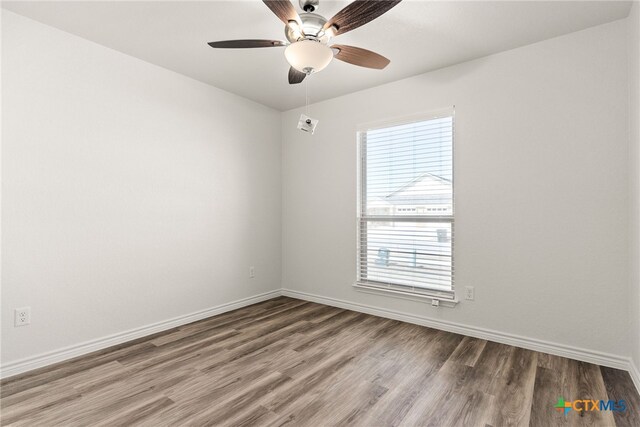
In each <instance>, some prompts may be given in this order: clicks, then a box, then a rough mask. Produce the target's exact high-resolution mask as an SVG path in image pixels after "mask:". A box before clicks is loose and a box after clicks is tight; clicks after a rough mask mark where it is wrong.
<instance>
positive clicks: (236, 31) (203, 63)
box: [2, 0, 631, 110]
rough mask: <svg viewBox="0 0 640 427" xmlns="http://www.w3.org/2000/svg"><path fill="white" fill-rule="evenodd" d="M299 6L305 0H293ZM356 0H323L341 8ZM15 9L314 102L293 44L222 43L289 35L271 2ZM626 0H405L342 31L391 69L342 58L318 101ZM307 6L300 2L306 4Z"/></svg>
mask: <svg viewBox="0 0 640 427" xmlns="http://www.w3.org/2000/svg"><path fill="white" fill-rule="evenodd" d="M293 1H294V3H295V4H296V6H297V0H293ZM348 3H349V2H348V1H339V2H336V1H322V0H321V3H320V9H319V10H318V11H317V12H318V13H320V14H322V15H324V16H325V17H326V18H329V17H330V16H333V14H335V13H336V12H337V11H338V10H340V9H341V8H342V7H344V6H345V5H347V4H348ZM2 5H3V7H4V8H5V9H8V10H11V11H13V12H16V13H18V14H21V15H24V16H27V17H30V18H32V19H35V20H37V21H40V22H43V23H45V24H48V25H51V26H54V27H57V28H60V29H62V30H64V31H67V32H69V33H72V34H76V35H78V36H80V37H83V38H86V39H89V40H92V41H94V42H96V43H99V44H102V45H104V46H107V47H110V48H113V49H115V50H118V51H121V52H124V53H126V54H129V55H132V56H135V57H138V58H140V59H143V60H145V61H148V62H151V63H153V64H157V65H159V66H161V67H165V68H168V69H170V70H173V71H176V72H178V73H181V74H184V75H187V76H190V77H193V78H194V79H197V80H200V81H202V82H205V83H209V84H211V85H214V86H216V87H218V88H221V89H225V90H227V91H229V92H233V93H236V94H238V95H241V96H244V97H246V98H249V99H253V100H255V101H257V102H260V103H262V104H265V105H268V106H271V107H273V108H276V109H278V110H287V109H291V108H294V107H297V106H300V105H303V104H304V97H305V95H304V90H305V89H304V85H297V86H290V85H289V84H288V83H287V71H288V68H289V66H288V64H287V62H286V60H285V58H284V49H283V48H266V49H237V50H222V49H212V48H210V47H209V46H208V45H207V42H209V41H214V40H228V39H243V38H265V39H278V40H284V25H283V24H282V23H281V21H280V20H279V19H278V18H276V17H275V15H273V14H272V13H271V12H270V11H269V9H267V7H266V6H264V5H263V4H262V2H261V1H258V0H255V1H238V0H235V1H194V2H189V1H169V2H151V1H140V2H138V1H134V2H132V1H106V2H105V1H70V2H59V1H44V2H24V1H23V2H12V1H10V2H6V1H5V2H3V3H2ZM630 6H631V2H628V1H625V2H620V1H566V2H561V1H471V2H463V1H417V0H413V1H411V0H405V1H403V2H402V3H400V4H399V5H397V6H396V7H395V8H393V9H392V10H391V11H389V12H388V13H386V14H385V15H383V16H382V17H380V18H378V19H377V20H375V21H372V22H371V23H369V24H367V25H365V26H363V27H360V28H358V29H356V30H354V31H352V32H349V33H347V34H344V35H341V36H339V37H337V38H336V39H334V40H335V41H336V42H339V43H341V44H350V45H354V46H359V47H363V48H366V49H370V50H374V51H376V52H378V53H380V54H382V55H384V56H386V57H388V58H389V59H391V64H390V65H389V66H388V67H387V68H386V69H384V70H382V71H379V70H369V69H366V68H361V67H356V66H353V65H349V64H346V63H343V62H341V61H337V60H334V61H333V62H332V63H331V64H330V65H329V67H327V69H325V70H323V71H322V72H320V73H318V74H316V75H314V76H312V77H311V79H310V85H309V87H310V89H309V90H310V94H311V100H312V102H316V101H320V100H323V99H329V98H333V97H336V96H340V95H344V94H347V93H351V92H355V91H358V90H362V89H366V88H369V87H373V86H377V85H380V84H383V83H387V82H390V81H394V80H398V79H402V78H405V77H409V76H413V75H416V74H421V73H424V72H427V71H430V70H434V69H437V68H441V67H445V66H448V65H452V64H456V63H460V62H463V61H468V60H471V59H475V58H480V57H482V56H486V55H490V54H492V53H496V52H500V51H504V50H508V49H512V48H515V47H518V46H523V45H527V44H530V43H534V42H537V41H540V40H545V39H548V38H551V37H556V36H559V35H562V34H566V33H570V32H573V31H578V30H581V29H584V28H587V27H591V26H594V25H598V24H602V23H606V22H610V21H613V20H616V19H621V18H624V17H626V16H627V15H628V13H629V10H630ZM298 10H299V8H298Z"/></svg>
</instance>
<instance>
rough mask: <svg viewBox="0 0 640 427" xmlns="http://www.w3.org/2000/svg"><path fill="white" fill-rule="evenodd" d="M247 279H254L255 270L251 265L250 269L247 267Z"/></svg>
mask: <svg viewBox="0 0 640 427" xmlns="http://www.w3.org/2000/svg"><path fill="white" fill-rule="evenodd" d="M249 277H250V278H251V279H253V278H254V277H256V268H255V267H254V266H253V265H252V266H251V267H249Z"/></svg>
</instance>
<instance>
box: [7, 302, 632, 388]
mask: <svg viewBox="0 0 640 427" xmlns="http://www.w3.org/2000/svg"><path fill="white" fill-rule="evenodd" d="M281 295H283V296H288V297H291V298H297V299H301V300H305V301H311V302H316V303H319V304H325V305H330V306H333V307H339V308H344V309H346V310H352V311H357V312H360V313H367V314H371V315H374V316H379V317H384V318H388V319H394V320H399V321H402V322H407V323H413V324H416V325H421V326H427V327H430V328H434V329H440V330H443V331H448V332H453V333H456V334H461V335H467V336H471V337H474V338H479V339H484V340H488V341H495V342H499V343H502V344H507V345H512V346H515V347H522V348H526V349H528V350H534V351H540V352H542V353H549V354H554V355H556V356H562V357H567V358H569V359H575V360H580V361H583V362H588V363H594V364H596V365H601V366H608V367H611V368H616V369H623V370H625V371H628V372H629V375H631V379H632V380H633V383H634V384H635V386H636V388H637V389H638V393H640V370H639V369H638V366H636V365H635V364H634V363H633V361H632V360H631V359H630V358H626V357H621V356H617V355H613V354H608V353H602V352H597V351H592V350H587V349H582V348H578V347H572V346H567V345H563V344H558V343H552V342H548V341H543V340H538V339H534V338H527V337H523V336H518V335H513V334H509V333H505V332H499V331H494V330H490V329H485V328H478V327H475V326H468V325H463V324H459V323H455V322H449V321H443V320H436V319H432V318H428V317H425V316H417V315H413V314H406V313H401V312H399V311H394V310H388V309H385V308H380V307H374V306H370V305H365V304H358V303H353V302H350V301H345V300H340V299H336V298H329V297H323V296H320V295H315V294H310V293H306V292H300V291H294V290H291V289H279V290H275V291H270V292H266V293H263V294H260V295H256V296H252V297H248V298H243V299H240V300H237V301H233V302H230V303H226V304H221V305H218V306H216V307H212V308H209V309H206V310H202V311H198V312H196V313H191V314H187V315H184V316H179V317H175V318H173V319H169V320H165V321H162V322H158V323H154V324H152V325H147V326H143V327H140V328H136V329H131V330H129V331H125V332H121V333H118V334H114V335H110V336H107V337H103V338H98V339H95V340H91V341H86V342H84V343H81V344H77V345H73V346H69V347H65V348H62V349H59V350H55V351H52V352H48V353H44V354H40V355H37V356H33V357H29V358H25V359H21V360H17V361H15V362H11V363H8V364H5V365H3V366H1V367H0V378H9V377H12V376H14V375H18V374H22V373H25V372H28V371H31V370H34V369H37V368H42V367H44V366H48V365H52V364H54V363H58V362H62V361H65V360H68V359H73V358H74V357H78V356H82V355H85V354H88V353H91V352H94V351H97V350H102V349H104V348H107V347H111V346H114V345H118V344H122V343H125V342H127V341H131V340H134V339H137V338H142V337H145V336H148V335H152V334H155V333H158V332H162V331H166V330H168V329H171V328H175V327H177V326H182V325H185V324H187V323H191V322H195V321H198V320H202V319H206V318H207V317H211V316H215V315H218V314H222V313H225V312H227V311H231V310H236V309H238V308H242V307H246V306H248V305H251V304H255V303H258V302H262V301H266V300H268V299H271V298H276V297H278V296H281Z"/></svg>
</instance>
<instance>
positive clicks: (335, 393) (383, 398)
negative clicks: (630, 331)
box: [0, 297, 640, 427]
mask: <svg viewBox="0 0 640 427" xmlns="http://www.w3.org/2000/svg"><path fill="white" fill-rule="evenodd" d="M1 387H2V390H1V401H0V403H1V410H2V414H1V418H0V419H1V421H2V425H16V426H99V425H104V426H120V425H122V426H131V425H148V426H177V425H192V426H200V425H222V426H227V425H228V426H232V425H233V426H241V425H255V426H281V425H287V426H323V425H327V426H328V425H340V426H343V425H344V426H346V425H358V426H398V425H402V426H404V425H406V426H423V425H424V426H494V427H498V426H511V425H513V426H527V425H532V426H545V427H546V426H556V425H559V426H560V425H562V426H564V425H585V426H586V425H589V426H591V425H593V426H614V425H618V426H640V413H639V411H640V397H639V396H638V394H637V392H636V391H635V389H634V386H633V384H632V382H631V379H630V377H629V375H628V373H626V372H624V371H619V370H616V369H610V368H603V367H599V366H596V365H592V364H589V363H583V362H577V361H574V360H569V359H565V358H561V357H556V356H550V355H547V354H542V353H537V352H535V351H529V350H524V349H521V348H516V347H511V346H508V345H502V344H497V343H493V342H487V341H483V340H479V339H474V338H469V337H465V336H462V335H456V334H452V333H448V332H443V331H438V330H435V329H429V328H425V327H421V326H416V325H412V324H407V323H402V322H398V321H394V320H388V319H383V318H380V317H375V316H370V315H366V314H361V313H356V312H352V311H347V310H342V309H338V308H334V307H328V306H324V305H320V304H314V303H309V302H304V301H300V300H295V299H291V298H285V297H281V298H276V299H273V300H269V301H266V302H263V303H259V304H255V305H252V306H250V307H246V308H242V309H239V310H236V311H233V312H229V313H225V314H222V315H219V316H215V317H211V318H208V319H205V320H202V321H199V322H196V323H191V324H189V325H186V326H182V327H179V328H175V329H172V330H169V331H166V332H163V333H160V334H156V335H153V336H149V337H145V338H143V339H139V340H136V341H133V342H129V343H126V344H123V345H120V346H117V347H112V348H109V349H106V350H103V351H99V352H96V353H93V354H90V355H87V356H83V357H80V358H77V359H75V360H72V361H68V362H63V363H60V364H58V365H54V366H50V367H47V368H43V369H40V370H38V371H34V372H32V373H29V374H26V375H22V376H18V377H13V378H9V379H7V380H5V381H3V382H2V384H1ZM560 396H562V397H564V398H565V399H567V400H572V399H594V400H599V399H604V400H609V399H612V400H619V399H624V400H625V401H626V402H627V405H628V409H627V411H625V412H620V413H613V412H609V411H594V412H582V413H578V412H575V411H574V412H570V413H569V414H567V416H566V417H565V416H564V415H562V414H560V413H558V412H557V411H555V410H554V409H553V405H554V404H555V403H556V401H557V400H558V397H560Z"/></svg>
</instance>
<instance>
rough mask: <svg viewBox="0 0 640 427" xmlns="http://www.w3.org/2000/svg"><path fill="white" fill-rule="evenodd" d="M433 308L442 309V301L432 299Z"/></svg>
mask: <svg viewBox="0 0 640 427" xmlns="http://www.w3.org/2000/svg"><path fill="white" fill-rule="evenodd" d="M431 307H440V300H437V299H432V300H431Z"/></svg>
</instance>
